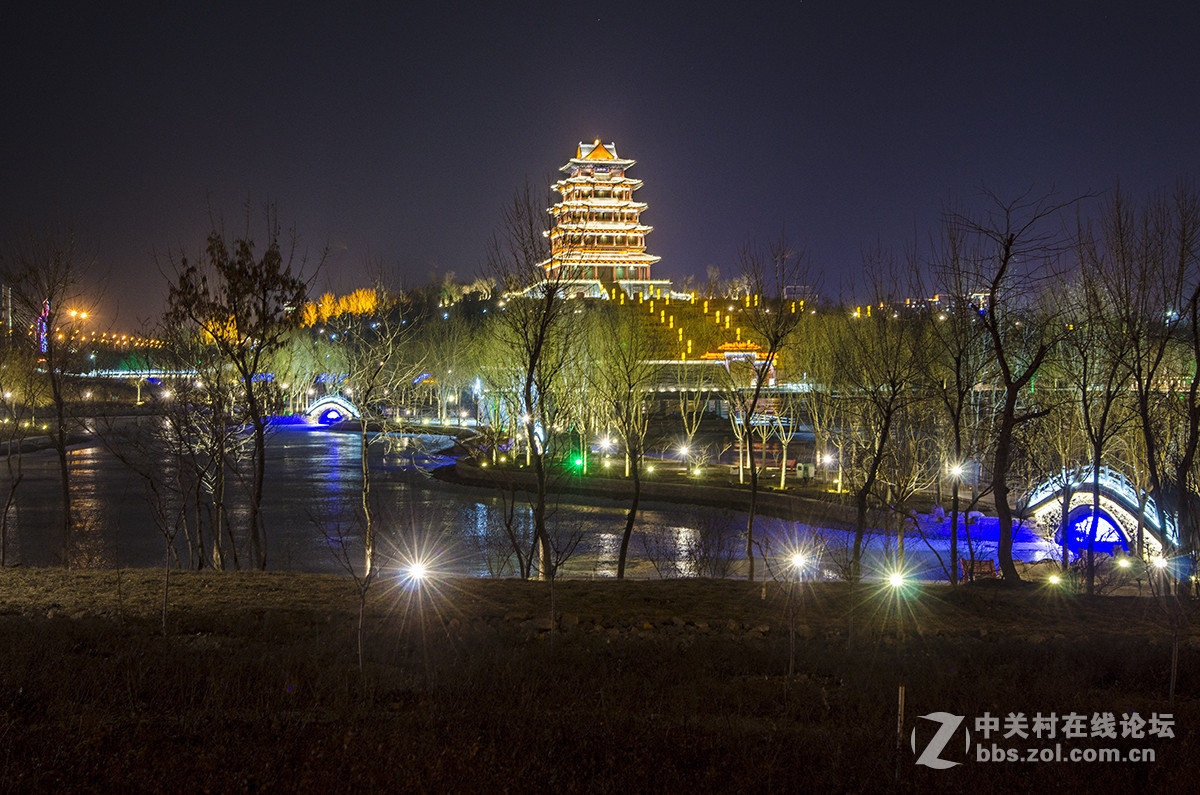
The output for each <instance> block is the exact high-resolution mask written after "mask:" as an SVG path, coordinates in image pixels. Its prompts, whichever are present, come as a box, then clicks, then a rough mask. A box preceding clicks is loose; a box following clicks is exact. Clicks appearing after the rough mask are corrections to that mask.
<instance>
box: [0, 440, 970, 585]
mask: <svg viewBox="0 0 1200 795" xmlns="http://www.w3.org/2000/svg"><path fill="white" fill-rule="evenodd" d="M402 443H403V442H402V440H399V441H398V440H397V439H396V438H393V439H392V444H390V445H385V444H382V443H381V444H373V445H372V446H371V456H370V460H371V469H372V497H373V499H372V505H373V506H374V515H375V516H376V520H377V522H378V525H377V526H378V527H379V537H380V544H379V549H380V553H381V555H382V559H383V565H384V566H385V567H399V566H402V565H403V564H404V563H405V562H406V561H409V560H414V559H420V560H422V561H424V562H428V563H429V564H430V565H433V566H434V567H435V568H436V569H439V570H442V571H445V572H447V573H453V574H459V575H472V576H478V575H488V574H505V575H508V574H512V573H513V569H512V565H513V560H512V557H511V554H510V553H509V552H508V549H509V546H510V545H509V544H508V543H507V542H506V541H505V540H504V530H503V527H504V523H503V517H504V514H505V505H504V502H503V500H502V498H501V496H500V494H499V492H496V491H492V490H489V489H480V488H472V487H466V486H456V485H453V484H448V483H444V482H441V481H437V480H432V479H430V478H429V477H428V476H427V475H426V474H424V473H423V472H422V471H421V470H422V469H426V470H428V469H429V468H430V467H432V466H436V465H438V464H444V463H449V462H450V461H451V459H449V458H445V457H442V456H437V455H430V456H421V457H418V458H414V457H413V456H412V455H411V454H410V452H411V448H410V449H409V451H405V450H400V449H398V448H400V446H401V444H402ZM389 448H390V449H389ZM360 451H361V441H360V437H359V436H358V434H356V433H348V432H343V431H331V430H327V429H322V428H313V427H309V426H284V427H282V428H280V429H279V430H277V431H275V432H274V433H273V434H272V436H271V440H270V446H269V449H268V457H267V483H266V490H265V499H264V514H265V522H266V528H267V544H268V551H267V561H268V563H267V567H268V569H271V570H280V571H301V572H314V573H345V571H346V564H347V563H349V564H350V565H353V566H355V567H360V564H361V559H362V557H363V547H362V533H361V527H360V525H361V521H360V520H359V519H358V515H359V513H361V511H360V506H361V481H362V476H361V472H360V468H359V457H360ZM161 465H162V466H164V467H165V465H166V459H165V458H164V459H163V461H162V462H161ZM20 467H21V471H22V480H21V482H20V484H19V486H18V488H17V490H16V500H15V504H14V506H13V508H12V509H11V510H10V513H9V517H8V531H7V539H6V544H5V562H6V563H7V564H8V565H14V564H20V565H26V566H48V565H61V564H62V563H63V562H64V561H66V560H68V559H69V562H70V564H71V565H72V566H74V567H78V568H114V567H118V566H120V567H146V566H160V565H162V564H163V561H164V559H165V557H166V554H167V543H166V538H165V536H164V534H163V533H162V532H161V531H160V530H159V529H158V524H157V523H156V522H155V518H154V517H155V513H154V511H153V510H152V507H151V506H152V504H153V501H152V500H150V499H148V490H147V488H146V485H145V481H144V479H143V478H141V477H140V476H138V475H137V474H135V473H134V472H132V471H131V470H130V468H129V467H127V466H126V465H125V464H124V463H122V462H121V461H120V460H119V459H118V458H117V457H116V456H114V455H113V454H112V453H110V452H109V451H108V450H106V449H105V448H104V447H103V446H102V445H100V444H92V443H88V444H83V445H79V446H77V447H75V448H73V449H72V450H71V452H70V468H71V473H72V475H71V480H72V486H71V489H72V498H73V501H74V506H75V509H76V511H77V514H78V525H79V529H78V530H77V532H76V534H75V538H74V539H73V543H72V545H71V546H70V548H69V550H64V545H63V537H62V531H61V529H60V528H61V524H62V508H61V504H60V500H59V499H58V494H59V485H58V483H59V481H58V462H57V457H56V456H55V454H54V452H53V451H49V450H47V451H41V452H36V453H26V454H24V455H23V456H21V459H20ZM8 482H10V481H9V478H8V477H7V475H6V473H4V472H3V469H2V468H0V488H4V493H6V492H7V484H8ZM228 496H229V498H230V499H229V502H230V503H231V505H232V524H233V526H234V527H240V526H242V525H244V523H245V516H246V511H245V506H246V499H245V491H244V489H243V488H242V487H241V485H240V484H238V483H237V482H236V481H231V482H230V485H229V487H228ZM0 498H2V494H0ZM516 499H517V504H516V506H515V508H516V509H515V511H514V512H513V516H514V527H516V528H517V532H518V533H528V527H529V509H528V504H527V502H526V498H525V497H523V496H522V495H521V494H520V493H518V494H517V498H516ZM625 509H626V506H625V503H624V502H622V501H617V500H608V499H604V498H587V497H563V498H561V501H558V502H556V503H555V504H554V506H553V508H552V510H551V515H550V519H549V522H548V524H549V525H550V526H551V528H552V529H553V532H554V534H555V542H556V543H555V546H556V550H557V554H559V555H560V556H561V557H562V559H563V560H562V567H561V571H562V573H563V574H565V575H568V576H575V577H612V576H614V575H615V572H616V561H617V554H618V548H619V544H620V534H621V532H622V530H623V528H624V523H625ZM745 521H746V518H745V515H744V514H740V513H737V512H733V511H722V510H719V509H713V508H702V507H694V506H687V505H672V504H664V503H644V504H643V510H642V511H641V512H640V513H639V519H638V530H637V532H635V534H634V538H633V540H632V541H631V543H630V550H629V558H630V562H629V571H628V573H629V574H630V575H631V576H637V577H658V576H689V575H706V576H730V575H734V574H736V573H738V572H743V571H744V566H745V550H744V542H743V541H742V540H741V539H740V537H739V533H740V531H741V530H743V529H744V527H745ZM756 528H757V530H756V533H757V535H758V536H759V537H760V538H761V539H762V541H763V544H764V547H763V552H764V553H765V557H766V559H767V560H768V566H769V567H770V568H771V570H772V572H773V573H774V574H775V575H776V576H790V575H791V574H792V572H790V571H787V572H785V571H784V570H785V569H786V567H787V563H786V562H785V561H786V560H787V558H788V554H789V552H790V551H791V550H793V549H799V550H801V551H803V552H804V553H805V556H806V564H805V568H804V570H803V571H802V574H803V575H804V576H805V577H815V578H826V577H833V576H836V574H837V573H838V572H837V570H838V567H837V565H836V562H837V561H838V560H839V559H841V557H842V556H843V553H844V550H845V549H846V548H847V545H848V538H847V537H846V535H845V534H843V533H840V532H837V531H830V530H822V529H820V528H812V527H807V526H805V525H801V524H797V523H794V522H784V521H781V520H777V519H771V518H760V519H759V520H758V521H757V523H756ZM242 546H244V545H242V544H239V547H242ZM895 547H896V543H895V539H894V538H892V537H888V536H874V537H873V538H872V540H871V541H870V543H869V544H868V551H867V560H866V563H865V568H866V570H867V571H868V572H872V571H875V572H882V571H884V570H886V569H887V568H888V566H889V565H890V561H891V560H892V559H893V558H894V556H895ZM939 548H940V552H939V551H938V550H939ZM175 549H176V553H177V556H178V560H179V561H181V562H182V565H184V566H187V565H188V555H187V545H186V544H185V543H184V540H183V538H182V535H181V534H180V535H179V536H178V537H177V538H176V539H175ZM907 550H908V551H907V553H906V560H907V561H908V564H909V567H910V569H912V571H913V574H914V575H915V576H918V577H920V578H922V579H937V578H939V576H940V573H941V565H940V563H939V561H938V555H939V554H940V555H941V557H942V558H943V559H945V558H946V557H947V556H946V554H945V544H944V540H938V539H934V541H933V543H932V544H931V545H930V544H925V543H924V542H922V541H921V540H919V539H918V538H916V537H912V538H910V539H909V540H908V543H907ZM239 554H240V555H241V556H242V557H241V561H240V562H241V563H242V565H243V566H245V565H246V555H245V550H244V549H240V548H239ZM759 565H760V571H761V565H762V564H761V562H760V564H759Z"/></svg>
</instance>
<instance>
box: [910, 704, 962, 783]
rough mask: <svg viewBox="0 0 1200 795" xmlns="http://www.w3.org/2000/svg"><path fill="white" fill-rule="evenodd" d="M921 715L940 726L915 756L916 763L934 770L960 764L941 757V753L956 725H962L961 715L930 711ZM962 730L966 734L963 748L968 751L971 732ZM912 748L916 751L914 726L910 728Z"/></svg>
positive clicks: (956, 727)
mask: <svg viewBox="0 0 1200 795" xmlns="http://www.w3.org/2000/svg"><path fill="white" fill-rule="evenodd" d="M921 717H922V718H924V719H925V720H931V721H935V722H937V723H940V724H942V726H941V728H939V729H938V730H937V734H935V735H933V738H932V739H931V740H930V741H929V744H928V745H926V746H925V750H924V751H922V752H921V754H920V756H918V757H917V764H918V765H924V766H925V767H931V768H933V769H934V770H945V769H946V768H949V767H954V766H955V765H961V764H962V762H951V761H949V760H947V759H942V756H941V754H942V751H943V750H945V748H946V745H947V744H948V743H949V742H950V738H951V737H953V736H954V733H955V732H956V731H958V727H959V726H961V725H962V722H963V716H962V715H951V714H950V713H949V712H931V713H929V714H928V715H921ZM963 731H964V732H965V733H966V735H967V742H966V746H965V748H964V750H965V751H969V750H970V749H971V732H970V731H969V730H967V729H965V728H964V729H963ZM912 749H913V753H914V754H915V753H916V752H917V730H916V729H915V728H914V729H913V730H912Z"/></svg>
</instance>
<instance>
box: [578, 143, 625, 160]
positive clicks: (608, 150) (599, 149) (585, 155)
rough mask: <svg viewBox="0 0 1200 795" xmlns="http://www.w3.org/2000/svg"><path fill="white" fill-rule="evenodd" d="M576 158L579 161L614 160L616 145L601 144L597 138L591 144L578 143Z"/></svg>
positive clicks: (615, 157)
mask: <svg viewBox="0 0 1200 795" xmlns="http://www.w3.org/2000/svg"><path fill="white" fill-rule="evenodd" d="M576 157H577V159H579V160H616V159H617V145H616V144H615V143H609V144H602V143H600V139H599V138H597V139H596V142H595V143H591V144H585V143H583V142H582V141H580V143H579V152H578V153H577V154H576Z"/></svg>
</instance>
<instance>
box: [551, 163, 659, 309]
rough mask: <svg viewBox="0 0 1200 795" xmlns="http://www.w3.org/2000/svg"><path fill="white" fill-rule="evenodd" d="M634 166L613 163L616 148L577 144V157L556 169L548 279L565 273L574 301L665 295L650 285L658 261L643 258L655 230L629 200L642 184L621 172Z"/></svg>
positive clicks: (639, 204) (638, 205)
mask: <svg viewBox="0 0 1200 795" xmlns="http://www.w3.org/2000/svg"><path fill="white" fill-rule="evenodd" d="M635 162H637V161H635V160H624V159H622V158H620V157H617V146H616V144H612V143H608V144H602V143H600V141H599V140H597V141H595V142H594V143H590V144H586V143H580V144H579V149H578V150H577V151H576V154H575V157H574V158H572V159H571V160H570V161H569V162H568V163H567V164H566V165H565V166H563V167H562V168H560V169H559V171H563V172H565V173H566V177H564V178H563V179H560V180H559V181H558V182H556V183H554V189H555V190H557V191H558V192H559V193H560V194H562V201H561V202H559V203H558V204H555V205H554V206H553V207H551V208H550V214H551V215H552V216H554V228H553V229H552V230H551V231H550V259H549V260H547V261H546V263H545V267H546V275H547V276H548V277H552V276H553V275H554V271H555V269H557V268H564V269H565V272H564V273H563V276H564V277H565V279H566V280H568V281H569V282H570V283H571V285H572V289H571V290H570V292H571V293H572V294H574V295H579V296H589V297H600V296H602V295H608V296H610V297H611V295H612V289H613V288H614V287H620V288H621V289H623V290H624V291H625V292H626V293H628V294H630V295H633V294H635V293H639V292H640V293H652V292H653V291H654V290H655V289H656V288H659V289H661V288H667V289H669V286H670V282H669V281H668V280H665V279H657V280H656V279H651V278H650V266H651V265H653V264H654V263H656V262H658V261H659V259H660V257H656V256H654V255H652V254H647V253H646V235H647V234H649V233H650V232H651V231H652V230H653V228H654V227H651V226H646V225H645V224H643V223H642V222H641V221H640V219H639V216H640V215H641V212H642V210H645V209H646V205H645V204H644V203H643V202H636V201H634V200H633V192H634V191H635V190H637V189H638V188H640V187H642V181H641V180H640V179H630V178H629V177H627V176H625V172H626V171H627V170H628V169H629V167H630V166H632V165H633V164H634V163H635Z"/></svg>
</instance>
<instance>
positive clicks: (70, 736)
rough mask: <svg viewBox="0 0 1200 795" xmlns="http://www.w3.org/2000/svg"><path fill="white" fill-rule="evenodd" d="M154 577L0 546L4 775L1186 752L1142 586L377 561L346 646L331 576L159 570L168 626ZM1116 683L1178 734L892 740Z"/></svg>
mask: <svg viewBox="0 0 1200 795" xmlns="http://www.w3.org/2000/svg"><path fill="white" fill-rule="evenodd" d="M161 578H162V573H161V572H156V571H148V570H145V571H144V570H136V571H129V570H126V571H121V572H115V571H105V572H99V571H83V572H68V571H63V570H56V569H16V570H7V571H4V572H0V749H2V750H0V792H27V791H47V790H56V791H62V790H67V791H126V792H128V791H171V792H180V791H183V792H202V791H235V792H240V791H284V792H290V791H306V792H333V791H350V790H360V791H377V790H379V791H434V792H473V791H480V792H482V791H486V792H531V791H532V792H541V791H566V792H617V791H620V792H647V791H648V792H674V791H682V790H693V791H704V792H707V791H720V792H737V791H754V792H769V791H781V792H803V791H847V790H849V791H887V790H899V791H918V790H920V791H928V790H934V791H961V790H965V789H971V790H977V791H985V792H988V791H1013V790H1015V789H1017V788H1023V789H1034V790H1060V791H1090V790H1101V789H1103V790H1106V791H1112V790H1115V789H1119V788H1122V787H1137V788H1139V789H1146V788H1149V789H1150V790H1151V791H1166V790H1167V788H1168V787H1180V788H1182V789H1183V790H1186V789H1189V788H1190V786H1191V785H1192V782H1193V779H1194V770H1195V765H1196V762H1195V760H1196V759H1197V758H1198V753H1200V747H1198V744H1197V738H1198V736H1200V733H1198V732H1197V731H1196V727H1197V725H1200V633H1197V632H1196V630H1195V629H1193V628H1192V627H1191V625H1186V626H1185V628H1184V630H1183V634H1182V636H1181V637H1182V641H1181V644H1180V650H1179V667H1178V670H1179V678H1178V688H1177V693H1176V701H1175V704H1174V706H1173V707H1170V706H1168V704H1167V693H1168V684H1169V674H1170V661H1171V645H1170V635H1169V632H1168V630H1167V624H1166V621H1165V619H1164V614H1163V612H1162V610H1161V608H1160V607H1159V606H1158V604H1157V603H1156V602H1155V601H1154V600H1152V599H1149V598H1141V599H1139V598H1134V597H1107V598H1097V599H1093V600H1087V599H1084V598H1082V597H1068V596H1063V595H1060V594H1057V593H1051V592H1048V591H1046V590H1044V589H1037V588H1028V589H1024V588H1023V589H1017V590H1013V589H1006V588H1001V587H997V586H995V585H992V584H981V585H976V586H971V587H966V588H961V589H959V590H958V591H957V592H951V591H950V589H949V588H947V587H933V586H930V587H926V588H924V589H921V590H919V591H913V592H910V593H908V594H905V595H903V596H901V595H898V594H897V593H896V592H894V591H891V590H888V591H882V590H870V589H867V588H863V589H862V590H861V592H860V594H859V605H858V608H857V610H856V611H855V620H854V623H853V630H852V633H851V635H850V637H848V628H849V627H850V626H851V624H850V621H849V619H848V616H847V607H848V603H849V600H848V596H849V594H848V591H847V589H846V586H844V585H843V584H827V585H820V586H809V585H801V586H796V587H795V589H794V590H793V591H792V593H791V596H792V598H791V599H790V600H789V596H788V594H789V587H788V586H787V585H784V584H778V583H771V584H769V585H767V586H766V587H765V588H764V587H763V586H762V585H761V584H750V583H745V582H733V581H704V580H670V581H630V582H611V581H606V582H601V581H579V580H574V581H563V582H559V583H557V584H556V585H555V586H554V588H553V594H551V589H550V586H549V585H547V584H545V583H527V582H519V581H511V580H453V581H447V582H441V583H432V584H431V585H430V586H429V587H427V588H425V589H422V590H421V591H418V592H414V591H409V590H405V589H403V588H400V587H398V586H396V584H395V583H392V582H386V583H380V584H379V585H377V586H376V588H375V590H373V591H372V592H371V594H370V599H369V601H368V608H367V633H366V637H367V649H366V666H365V670H363V671H361V672H360V670H359V667H358V659H357V647H356V641H355V637H356V635H355V622H356V618H357V597H356V593H355V591H354V588H353V584H352V583H351V582H350V581H349V580H348V579H345V578H339V577H325V576H314V575H297V574H257V573H254V574H251V573H239V574H204V573H176V574H173V577H172V585H171V591H170V609H169V614H168V621H167V634H166V636H165V637H164V636H163V633H162V626H161V606H162V579H161ZM551 598H553V601H554V611H555V612H554V619H553V620H552V619H551ZM791 608H794V611H793V610H792V609H791ZM793 612H794V624H793V623H792V622H790V620H789V615H790V614H792V613H793ZM790 626H794V627H795V631H794V633H793V632H791V631H789V627H790ZM793 648H794V656H793V655H792V653H791V651H790V650H791V649H793ZM790 664H792V665H794V673H793V674H792V675H791V676H788V669H789V665H790ZM901 684H903V685H904V686H905V693H906V701H905V710H904V721H905V722H904V728H903V738H904V739H903V743H902V747H901V748H900V749H899V750H897V700H898V699H897V696H898V686H899V685H901ZM1135 710H1136V711H1138V712H1139V713H1140V714H1142V715H1145V716H1149V715H1150V713H1152V712H1158V713H1166V712H1171V713H1173V714H1174V716H1175V729H1174V731H1175V735H1176V736H1175V737H1174V738H1173V739H1161V738H1151V739H1146V740H1142V741H1140V742H1134V741H1132V740H1116V741H1106V742H1096V741H1090V742H1085V743H1083V745H1084V746H1088V747H1100V746H1116V747H1121V748H1128V747H1149V748H1153V749H1154V750H1155V752H1156V760H1155V761H1154V762H1153V763H1144V764H1140V765H1133V764H1124V763H1095V764H1084V763H1069V762H1059V763H1044V764H1019V763H1000V764H996V763H989V762H981V761H976V759H975V757H974V755H973V754H972V756H969V757H964V756H963V753H962V750H961V747H956V748H953V749H948V750H947V751H946V752H945V754H943V755H944V756H945V757H946V758H948V759H959V760H962V761H963V764H960V765H958V766H956V767H953V768H951V769H949V770H931V769H928V768H925V767H918V766H916V765H915V764H914V759H915V755H914V753H913V751H912V749H911V748H910V747H909V743H910V732H911V731H912V728H913V727H914V726H915V727H918V730H919V731H920V732H923V734H922V735H921V737H920V743H921V746H918V750H920V747H922V746H923V744H924V743H925V742H926V741H928V739H929V738H930V735H931V734H932V730H931V729H930V728H929V727H928V726H927V725H925V724H927V722H926V721H922V719H921V718H920V717H919V716H921V715H925V714H928V713H932V712H939V711H941V712H949V713H955V714H961V715H965V716H967V724H966V725H969V726H971V727H972V728H973V726H974V723H973V721H974V718H975V717H978V716H980V715H982V714H983V713H984V712H985V711H990V713H991V714H993V715H999V716H1000V717H1001V718H1003V716H1004V715H1006V714H1007V713H1010V712H1023V713H1026V714H1027V715H1029V716H1030V717H1032V716H1033V715H1034V714H1035V713H1037V712H1042V713H1048V712H1050V711H1054V712H1056V713H1059V714H1066V713H1068V712H1071V711H1074V712H1076V713H1083V714H1087V715H1088V716H1090V715H1092V713H1094V712H1099V713H1103V712H1115V713H1116V714H1117V715H1118V716H1120V714H1121V713H1122V712H1131V711H1135ZM934 728H936V727H934ZM973 739H977V738H975V737H974V736H973ZM993 739H996V738H995V737H993ZM956 742H957V743H958V744H959V746H961V740H958V741H956ZM1062 742H1063V744H1064V746H1068V745H1070V742H1069V741H1062ZM1009 744H1011V745H1015V746H1022V745H1025V744H1029V743H1021V742H1017V741H1016V740H1014V741H1012V742H1011V743H1009ZM1040 744H1042V745H1045V744H1046V743H1040ZM1050 744H1051V745H1052V744H1053V743H1050Z"/></svg>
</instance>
